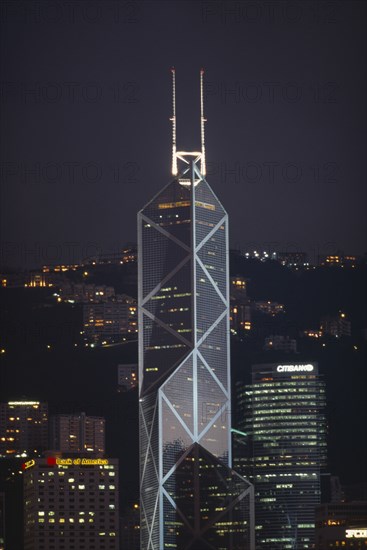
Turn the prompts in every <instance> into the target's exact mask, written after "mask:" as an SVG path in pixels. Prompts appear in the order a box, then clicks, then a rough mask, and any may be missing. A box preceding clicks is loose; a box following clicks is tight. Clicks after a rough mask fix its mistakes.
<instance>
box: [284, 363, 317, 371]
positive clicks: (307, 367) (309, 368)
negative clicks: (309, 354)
mask: <svg viewBox="0 0 367 550" xmlns="http://www.w3.org/2000/svg"><path fill="white" fill-rule="evenodd" d="M313 370H314V366H313V365H311V364H310V363H309V364H307V365H278V366H277V371H278V372H312V371H313Z"/></svg>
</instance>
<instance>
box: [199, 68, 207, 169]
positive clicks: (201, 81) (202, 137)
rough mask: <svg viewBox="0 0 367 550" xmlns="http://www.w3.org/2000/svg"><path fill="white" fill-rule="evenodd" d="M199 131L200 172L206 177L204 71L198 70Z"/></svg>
mask: <svg viewBox="0 0 367 550" xmlns="http://www.w3.org/2000/svg"><path fill="white" fill-rule="evenodd" d="M200 113H201V116H200V131H201V166H200V171H201V173H202V175H203V176H205V175H206V162H205V128H204V125H205V122H206V118H204V69H200Z"/></svg>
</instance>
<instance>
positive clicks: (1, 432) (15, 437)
mask: <svg viewBox="0 0 367 550" xmlns="http://www.w3.org/2000/svg"><path fill="white" fill-rule="evenodd" d="M47 445H48V404H47V403H40V402H39V401H9V402H8V403H0V456H6V457H15V456H40V455H41V454H42V452H43V451H45V450H46V449H47Z"/></svg>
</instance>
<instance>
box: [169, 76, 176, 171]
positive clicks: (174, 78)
mask: <svg viewBox="0 0 367 550" xmlns="http://www.w3.org/2000/svg"><path fill="white" fill-rule="evenodd" d="M171 73H172V118H171V119H170V120H171V122H172V175H173V176H177V156H176V69H175V68H174V67H172V68H171Z"/></svg>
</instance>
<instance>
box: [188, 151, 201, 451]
mask: <svg viewBox="0 0 367 550" xmlns="http://www.w3.org/2000/svg"><path fill="white" fill-rule="evenodd" d="M194 166H195V161H193V160H191V194H190V195H191V251H192V269H191V273H192V275H191V276H192V281H191V292H192V296H191V303H192V330H193V342H192V343H193V354H192V378H193V412H194V434H193V435H194V441H197V440H198V433H199V427H198V420H199V418H198V367H197V364H198V360H197V331H196V329H197V320H196V312H197V307H196V300H197V296H196V252H195V250H196V216H195V168H194Z"/></svg>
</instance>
